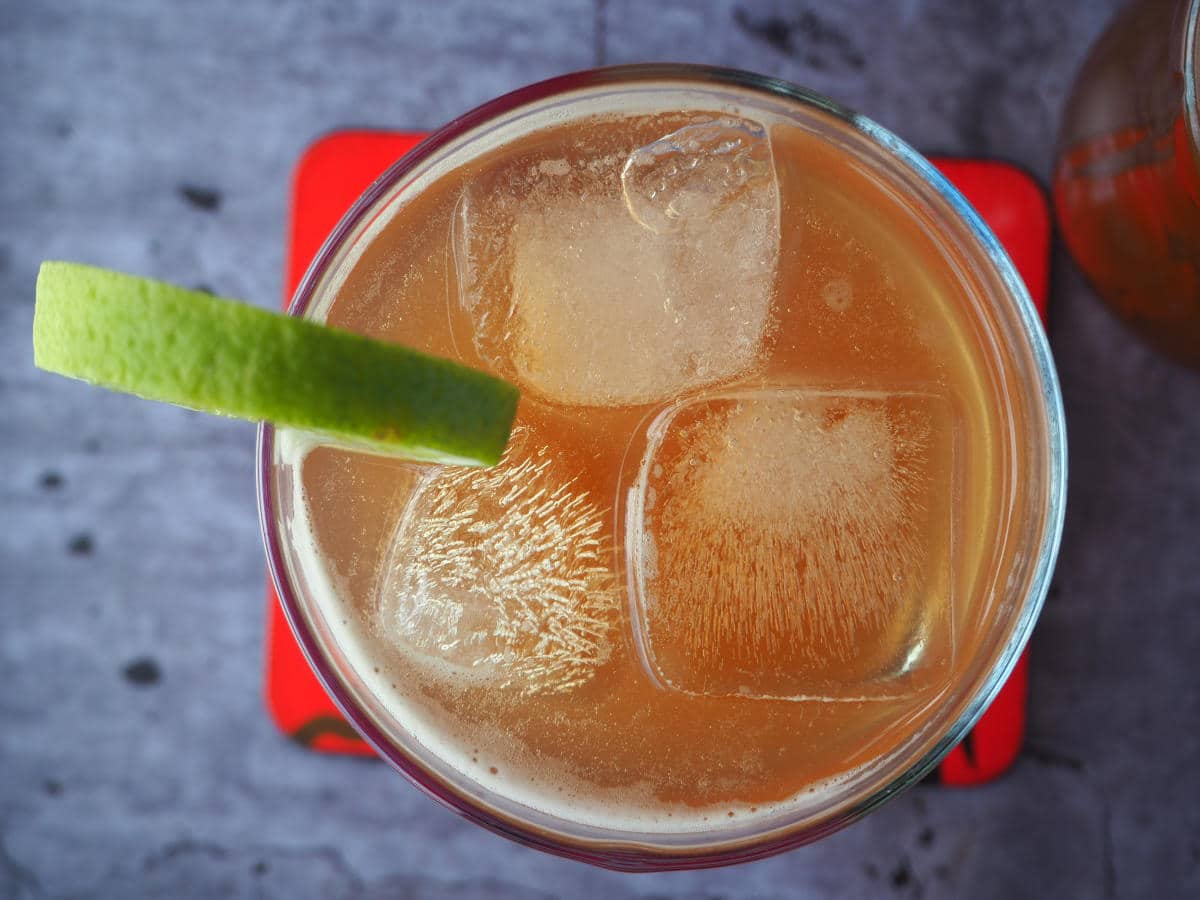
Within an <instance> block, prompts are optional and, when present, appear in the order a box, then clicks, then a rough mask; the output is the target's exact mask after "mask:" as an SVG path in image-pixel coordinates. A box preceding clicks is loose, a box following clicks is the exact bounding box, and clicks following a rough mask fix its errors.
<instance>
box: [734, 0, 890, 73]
mask: <svg viewBox="0 0 1200 900" xmlns="http://www.w3.org/2000/svg"><path fill="white" fill-rule="evenodd" d="M733 21H734V23H735V24H736V25H737V26H738V27H739V28H740V29H742V31H744V32H745V33H746V34H748V35H750V37H752V38H755V39H757V40H760V41H762V42H763V43H765V44H768V45H769V46H771V47H774V48H775V49H776V50H778V51H779V52H780V53H783V54H785V55H787V56H791V57H794V58H797V59H800V60H802V61H803V62H804V63H805V64H807V65H808V66H810V67H811V68H813V69H852V70H860V69H862V68H863V66H864V65H865V64H866V60H865V59H864V58H863V55H862V52H861V51H860V50H859V49H858V47H857V46H856V45H855V43H854V38H853V37H851V35H850V34H849V33H848V32H847V31H845V30H843V29H842V28H839V27H838V26H837V25H835V24H833V23H832V22H829V21H827V20H826V19H824V18H822V17H821V16H819V15H818V14H817V13H815V12H813V11H812V10H809V9H806V10H804V11H802V12H801V13H799V14H798V15H797V16H795V17H794V18H784V17H783V16H778V15H769V16H763V17H761V18H756V17H754V16H752V15H751V14H750V13H748V12H746V10H744V9H743V8H742V7H740V6H739V7H736V8H735V9H734V11H733Z"/></svg>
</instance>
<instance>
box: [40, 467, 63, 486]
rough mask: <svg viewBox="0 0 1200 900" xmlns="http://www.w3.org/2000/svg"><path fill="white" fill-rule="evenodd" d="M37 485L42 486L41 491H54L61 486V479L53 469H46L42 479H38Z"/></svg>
mask: <svg viewBox="0 0 1200 900" xmlns="http://www.w3.org/2000/svg"><path fill="white" fill-rule="evenodd" d="M38 484H40V485H41V486H42V490H45V491H56V490H58V489H59V488H60V487H62V486H63V477H62V475H60V474H59V473H58V472H55V471H54V470H53V469H48V470H47V471H45V472H43V473H42V477H41V478H39V479H38Z"/></svg>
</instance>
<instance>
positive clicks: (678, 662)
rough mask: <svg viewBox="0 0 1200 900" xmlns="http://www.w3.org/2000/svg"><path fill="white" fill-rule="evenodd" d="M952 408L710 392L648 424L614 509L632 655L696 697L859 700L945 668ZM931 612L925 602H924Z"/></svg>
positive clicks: (879, 399) (918, 684)
mask: <svg viewBox="0 0 1200 900" xmlns="http://www.w3.org/2000/svg"><path fill="white" fill-rule="evenodd" d="M949 416H950V410H949V409H948V408H947V404H944V403H943V402H942V401H940V400H939V399H937V398H935V397H932V396H927V395H923V394H892V395H883V394H855V393H829V392H815V391H805V390H791V389H789V390H763V391H754V392H733V393H727V394H716V395H709V396H707V397H700V398H696V399H693V400H690V401H686V402H684V403H682V404H680V405H677V406H675V407H672V408H670V409H669V410H668V411H667V412H665V413H663V414H662V415H660V416H659V417H658V418H657V419H656V420H655V422H654V423H653V424H652V426H651V427H650V430H649V434H648V449H647V453H646V455H645V457H644V458H643V460H642V463H641V470H640V473H639V478H638V482H637V484H636V485H635V487H634V488H633V491H632V498H631V502H630V504H629V508H628V528H629V536H628V540H629V557H630V560H631V563H632V571H631V574H630V577H631V579H632V582H633V586H634V594H635V597H636V600H637V603H636V606H637V610H636V612H637V615H636V618H637V620H638V628H639V634H638V639H639V644H640V649H641V651H642V654H643V657H644V660H645V661H646V663H647V665H648V668H649V669H650V671H651V672H652V673H653V674H654V675H655V676H656V677H657V678H658V680H659V681H661V682H662V683H663V684H665V685H667V686H669V687H672V688H675V689H678V690H682V691H686V692H689V693H697V694H742V695H749V696H755V697H763V698H775V699H827V700H837V699H867V698H876V697H889V696H898V695H901V694H905V693H909V692H912V691H915V690H920V689H922V688H924V687H927V686H928V685H930V684H933V683H935V682H936V681H937V679H938V678H939V677H941V676H942V675H943V674H944V671H945V670H946V668H947V667H948V665H949V662H950V659H951V650H952V634H951V611H950V607H949V602H950V601H949V575H948V571H949V558H948V551H947V548H948V547H949V544H950V541H949V529H950V514H949V509H948V508H946V507H937V506H934V505H932V504H931V503H930V501H929V498H930V496H931V494H932V493H933V492H932V491H931V490H930V487H931V485H932V484H933V483H934V480H935V479H944V481H943V483H950V481H951V479H952V477H953V466H952V457H953V446H952V443H953V442H952V438H951V437H949V435H952V434H953V426H952V422H949V421H948V417H949ZM931 596H932V597H933V598H935V599H934V600H933V602H930V597H931Z"/></svg>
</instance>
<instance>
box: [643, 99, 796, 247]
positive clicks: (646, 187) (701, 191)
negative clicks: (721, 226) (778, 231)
mask: <svg viewBox="0 0 1200 900" xmlns="http://www.w3.org/2000/svg"><path fill="white" fill-rule="evenodd" d="M621 189H622V194H623V195H624V197H625V205H626V206H627V207H628V208H629V212H630V214H631V215H632V216H633V217H634V219H636V220H637V221H638V222H640V223H641V224H642V225H643V226H644V227H645V228H647V229H649V230H650V231H652V232H654V233H655V234H667V233H670V232H675V231H681V230H683V229H685V228H689V227H691V228H706V227H707V223H709V222H711V221H712V220H713V219H714V218H715V217H716V216H717V214H718V213H719V212H720V211H721V210H722V208H724V207H726V206H729V205H730V204H732V203H737V202H743V198H745V202H749V203H751V204H752V205H753V204H761V203H762V202H763V201H764V200H766V201H768V204H769V203H770V202H771V198H769V197H768V196H766V195H769V194H770V193H771V192H772V191H774V190H775V170H774V167H773V166H772V162H771V144H770V141H769V140H768V139H767V135H766V131H765V129H764V128H763V127H762V126H761V125H759V124H758V123H757V122H751V121H748V120H746V119H733V118H723V119H718V120H716V121H713V122H700V123H697V124H695V125H685V126H684V127H683V128H680V129H678V130H677V131H673V132H671V133H670V134H668V135H666V136H665V137H662V138H659V139H658V140H657V141H655V142H654V143H652V144H648V145H646V146H645V147H640V148H638V149H637V150H635V151H634V152H633V153H631V154H630V155H629V158H628V159H627V160H625V165H624V166H623V167H622V169H621ZM754 192H761V193H762V194H763V195H764V196H761V197H754V196H751V195H752V194H753V193H754ZM774 202H777V200H775V201H774Z"/></svg>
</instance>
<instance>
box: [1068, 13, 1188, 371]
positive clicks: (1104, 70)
mask: <svg viewBox="0 0 1200 900" xmlns="http://www.w3.org/2000/svg"><path fill="white" fill-rule="evenodd" d="M1198 16H1200V0H1143V2H1139V3H1133V4H1131V5H1129V6H1128V7H1126V8H1125V9H1124V10H1123V11H1122V12H1121V13H1120V14H1119V15H1118V16H1117V17H1116V18H1115V19H1114V20H1113V22H1112V23H1111V24H1110V25H1109V27H1108V29H1107V30H1106V31H1105V32H1104V34H1103V35H1102V36H1101V37H1100V39H1099V40H1098V41H1097V42H1096V44H1095V46H1094V47H1093V48H1092V50H1091V53H1090V54H1089V56H1088V58H1087V60H1086V62H1085V63H1084V65H1083V68H1082V69H1081V70H1080V72H1079V75H1078V76H1077V78H1076V80H1075V86H1074V89H1073V90H1072V93H1071V97H1070V100H1069V101H1068V103H1067V107H1066V112H1065V114H1064V117H1063V124H1062V132H1061V134H1060V136H1059V159H1058V164H1057V168H1056V171H1055V176H1054V203H1055V207H1056V210H1057V213H1058V219H1059V224H1060V227H1061V228H1062V233H1063V236H1064V237H1065V238H1066V242H1067V245H1068V246H1069V247H1070V250H1071V254H1072V256H1074V258H1075V261H1076V262H1077V263H1078V264H1079V267H1080V268H1081V269H1083V271H1084V272H1085V273H1086V274H1087V276H1088V278H1089V279H1090V280H1091V282H1092V284H1093V286H1094V287H1095V289H1096V291H1097V292H1098V293H1099V294H1100V296H1101V297H1102V298H1103V299H1104V300H1105V301H1106V302H1107V303H1108V304H1109V305H1110V306H1111V307H1112V309H1113V310H1115V311H1116V313H1117V314H1118V315H1119V316H1120V317H1121V318H1122V319H1124V320H1125V322H1127V323H1128V324H1129V325H1130V326H1131V327H1132V328H1133V329H1134V330H1135V331H1137V333H1138V334H1140V335H1141V336H1142V337H1143V338H1144V339H1145V340H1147V341H1148V342H1149V343H1150V344H1151V345H1153V346H1154V347H1155V348H1157V349H1158V350H1160V351H1162V352H1163V353H1166V354H1168V355H1169V356H1171V357H1173V358H1174V359H1176V360H1178V361H1180V362H1182V363H1184V364H1185V365H1187V366H1190V367H1191V368H1194V369H1200V124H1198V117H1200V112H1198V110H1197V86H1196V80H1197V69H1196V53H1197V40H1200V36H1198V35H1197V25H1196V22H1197V17H1198Z"/></svg>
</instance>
